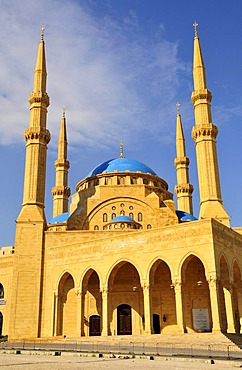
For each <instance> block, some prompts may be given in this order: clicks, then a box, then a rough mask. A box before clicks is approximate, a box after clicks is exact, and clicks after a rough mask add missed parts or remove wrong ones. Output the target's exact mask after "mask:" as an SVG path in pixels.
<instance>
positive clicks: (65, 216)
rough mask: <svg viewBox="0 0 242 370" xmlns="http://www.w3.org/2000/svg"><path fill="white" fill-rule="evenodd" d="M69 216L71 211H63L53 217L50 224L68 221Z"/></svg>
mask: <svg viewBox="0 0 242 370" xmlns="http://www.w3.org/2000/svg"><path fill="white" fill-rule="evenodd" d="M68 217H69V212H65V213H61V214H60V215H58V216H55V217H53V218H52V219H51V220H50V222H49V224H62V223H63V222H66V221H67V219H68Z"/></svg>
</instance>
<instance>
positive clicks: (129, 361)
mask: <svg viewBox="0 0 242 370" xmlns="http://www.w3.org/2000/svg"><path fill="white" fill-rule="evenodd" d="M214 362H215V363H213V364H212V363H211V360H199V359H197V360H195V359H193V360H191V359H170V358H167V359H166V358H163V359H161V358H155V359H154V360H150V359H149V358H142V359H140V358H135V359H133V358H124V357H122V358H118V357H117V358H98V357H80V356H76V355H64V356H58V357H56V356H53V354H50V355H43V354H37V353H36V354H34V355H27V354H22V353H21V354H18V355H17V354H8V353H2V354H0V369H1V370H3V369H6V370H7V369H8V370H9V369H16V370H17V369H18V370H43V369H51V370H64V369H71V370H79V369H98V368H99V369H108V370H116V369H173V370H183V369H200V370H207V369H210V370H211V369H212V370H213V369H217V370H222V369H228V370H229V369H236V368H240V367H242V361H240V362H239V361H221V360H220V361H219V360H217V361H216V360H214Z"/></svg>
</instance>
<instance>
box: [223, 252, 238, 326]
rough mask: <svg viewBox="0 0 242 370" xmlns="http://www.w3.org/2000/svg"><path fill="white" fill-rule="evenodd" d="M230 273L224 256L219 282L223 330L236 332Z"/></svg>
mask: <svg viewBox="0 0 242 370" xmlns="http://www.w3.org/2000/svg"><path fill="white" fill-rule="evenodd" d="M230 281H231V279H230V272H229V267H228V263H227V261H226V259H225V257H224V256H221V258H220V282H219V299H220V311H221V330H222V331H223V332H228V333H234V332H235V325H234V324H235V323H234V321H235V315H234V303H235V302H233V297H232V295H233V290H232V289H231V288H232V287H231V283H230Z"/></svg>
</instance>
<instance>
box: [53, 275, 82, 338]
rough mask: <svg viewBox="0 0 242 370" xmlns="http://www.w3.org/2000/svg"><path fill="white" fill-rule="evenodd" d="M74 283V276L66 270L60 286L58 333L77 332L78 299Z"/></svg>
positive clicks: (72, 333)
mask: <svg viewBox="0 0 242 370" xmlns="http://www.w3.org/2000/svg"><path fill="white" fill-rule="evenodd" d="M74 285H75V284H74V280H73V277H72V276H71V274H69V273H68V272H66V273H65V274H64V275H63V276H62V278H61V280H60V283H59V287H58V322H57V335H66V336H74V335H76V334H77V327H76V326H77V325H76V323H77V321H76V320H77V300H76V294H75V289H74Z"/></svg>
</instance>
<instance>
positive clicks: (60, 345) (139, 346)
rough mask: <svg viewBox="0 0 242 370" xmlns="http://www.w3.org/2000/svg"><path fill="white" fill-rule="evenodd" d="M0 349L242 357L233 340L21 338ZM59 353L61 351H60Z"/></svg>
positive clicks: (241, 352) (4, 343)
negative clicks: (56, 339) (209, 342)
mask: <svg viewBox="0 0 242 370" xmlns="http://www.w3.org/2000/svg"><path fill="white" fill-rule="evenodd" d="M0 350H13V351H21V350H27V351H47V352H79V353H97V354H98V353H99V354H110V353H113V354H116V355H131V356H141V355H147V356H167V357H169V356H181V357H199V358H226V359H242V350H241V349H240V348H239V347H237V346H236V345H235V344H229V345H227V344H210V345H206V344H204V345H202V344H184V343H175V344H174V343H164V342H157V343H153V342H151V343H149V342H129V343H122V342H114V343H110V342H105V341H103V342H101V341H89V340H86V341H72V340H64V341H58V342H57V341H56V342H43V341H38V340H36V341H32V342H28V341H22V342H2V343H0ZM59 354H60V353H59Z"/></svg>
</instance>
